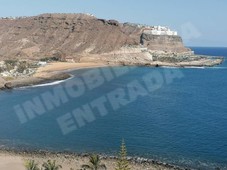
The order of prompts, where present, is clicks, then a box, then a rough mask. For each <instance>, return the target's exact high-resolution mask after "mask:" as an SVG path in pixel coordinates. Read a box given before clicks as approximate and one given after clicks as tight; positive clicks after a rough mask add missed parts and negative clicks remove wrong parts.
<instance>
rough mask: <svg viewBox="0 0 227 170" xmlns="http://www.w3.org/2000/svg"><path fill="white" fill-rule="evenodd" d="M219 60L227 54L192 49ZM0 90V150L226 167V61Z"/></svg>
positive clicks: (79, 75)
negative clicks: (123, 147)
mask: <svg viewBox="0 0 227 170" xmlns="http://www.w3.org/2000/svg"><path fill="white" fill-rule="evenodd" d="M191 48H192V50H193V51H195V53H196V54H202V55H213V56H223V57H225V58H226V59H227V48H216V47H215V48H210V47H209V48H208V47H191ZM70 74H72V76H73V77H72V78H71V79H68V80H66V81H60V82H55V83H47V84H43V85H39V86H30V87H23V88H17V89H14V90H8V91H1V92H0V147H1V148H11V149H34V150H35V149H41V150H50V151H59V152H65V151H70V152H75V153H93V152H94V153H102V154H107V155H116V154H117V153H118V151H119V148H120V145H121V142H122V140H124V141H125V144H126V147H127V151H128V155H129V156H136V157H144V158H150V159H154V160H158V161H162V162H167V163H170V164H174V165H178V166H183V167H187V168H192V169H193V168H194V169H215V168H217V167H219V168H221V169H227V62H226V61H225V62H224V63H222V64H221V65H218V66H215V67H210V68H196V67H194V68H190V67H189V68H171V67H164V68H152V67H104V68H95V69H82V70H76V71H71V72H70Z"/></svg>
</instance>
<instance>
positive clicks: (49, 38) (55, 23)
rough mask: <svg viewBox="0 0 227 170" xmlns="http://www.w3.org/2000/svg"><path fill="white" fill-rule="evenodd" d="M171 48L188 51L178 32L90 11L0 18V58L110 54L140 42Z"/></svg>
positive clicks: (160, 48) (165, 49)
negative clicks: (156, 31)
mask: <svg viewBox="0 0 227 170" xmlns="http://www.w3.org/2000/svg"><path fill="white" fill-rule="evenodd" d="M141 44H142V45H143V47H147V48H148V49H151V50H164V51H169V52H185V51H188V49H187V48H185V47H184V45H183V42H182V39H181V38H180V37H179V36H150V35H146V34H144V33H143V29H142V28H140V27H138V26H136V25H130V24H121V23H119V22H118V21H116V20H105V19H98V18H96V17H94V16H92V15H88V14H42V15H39V16H34V17H23V18H2V19H0V59H5V58H29V59H38V58H43V57H53V56H59V57H72V58H75V60H78V61H79V60H80V58H81V57H82V56H84V55H88V54H91V55H96V54H108V53H112V52H114V51H119V50H120V49H121V48H123V47H130V46H131V47H135V46H141Z"/></svg>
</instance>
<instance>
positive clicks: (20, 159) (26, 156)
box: [0, 150, 184, 170]
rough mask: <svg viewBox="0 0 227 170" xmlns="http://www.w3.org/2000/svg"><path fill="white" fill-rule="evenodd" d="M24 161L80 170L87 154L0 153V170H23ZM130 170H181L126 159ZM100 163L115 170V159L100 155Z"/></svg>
mask: <svg viewBox="0 0 227 170" xmlns="http://www.w3.org/2000/svg"><path fill="white" fill-rule="evenodd" d="M26 160H35V161H36V162H37V163H38V164H39V165H42V163H43V162H45V161H47V160H56V163H57V164H60V165H62V170H70V168H72V169H73V170H77V169H81V165H83V164H87V163H88V160H89V154H74V153H56V152H46V151H33V152H31V151H12V150H1V151H0V169H4V170H12V169H17V170H25V167H24V163H25V161H26ZM128 160H129V163H130V168H131V169H132V170H157V169H158V170H183V169H184V168H180V167H178V166H174V165H170V164H167V163H162V162H159V161H154V160H150V159H145V158H140V157H128ZM101 162H102V163H104V164H105V165H106V167H107V169H108V170H115V167H116V163H117V157H115V156H104V155H101Z"/></svg>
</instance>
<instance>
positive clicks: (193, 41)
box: [0, 0, 227, 47]
mask: <svg viewBox="0 0 227 170" xmlns="http://www.w3.org/2000/svg"><path fill="white" fill-rule="evenodd" d="M42 13H90V14H93V15H95V16H96V17H98V18H105V19H116V20H118V21H120V22H132V23H140V24H146V25H162V26H168V27H170V28H171V29H172V30H176V31H178V34H179V35H181V36H182V38H183V41H184V44H185V45H186V46H207V47H227V38H226V37H227V22H226V19H227V0H187V1H186V0H0V17H9V16H34V15H38V14H42Z"/></svg>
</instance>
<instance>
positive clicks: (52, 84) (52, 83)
mask: <svg viewBox="0 0 227 170" xmlns="http://www.w3.org/2000/svg"><path fill="white" fill-rule="evenodd" d="M73 77H74V76H73V75H71V77H70V78H68V79H65V80H59V81H54V82H51V83H44V84H37V85H32V86H25V87H19V88H18V89H27V88H35V87H45V86H54V85H58V84H61V83H63V82H66V81H68V80H70V79H72V78H73Z"/></svg>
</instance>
